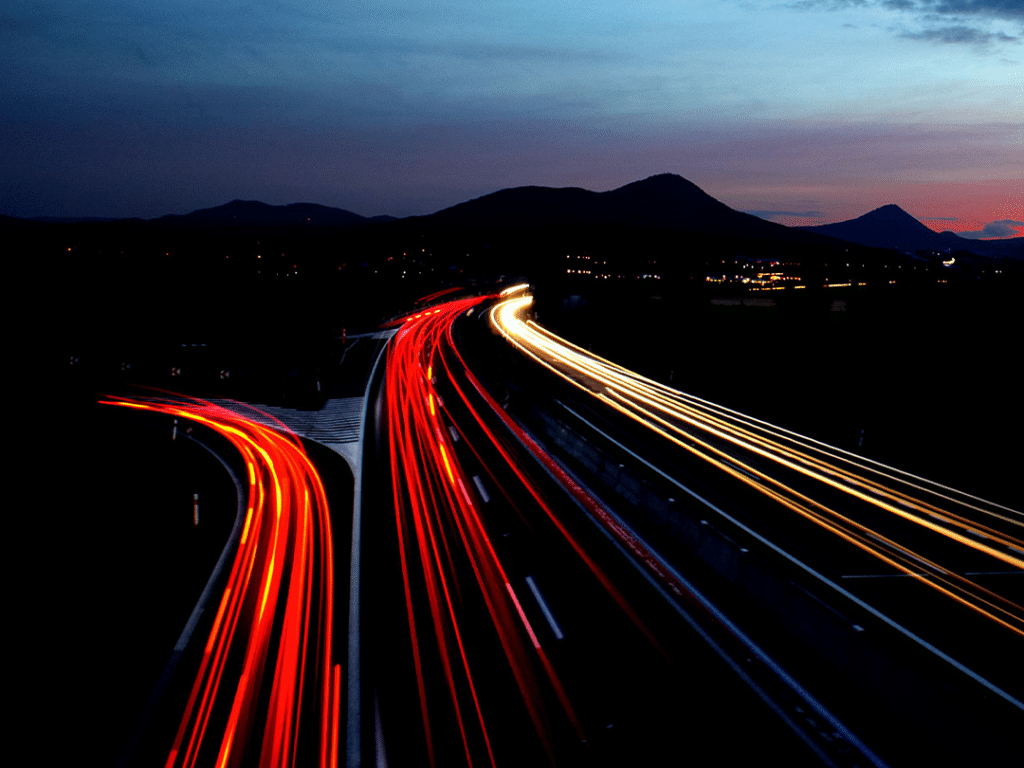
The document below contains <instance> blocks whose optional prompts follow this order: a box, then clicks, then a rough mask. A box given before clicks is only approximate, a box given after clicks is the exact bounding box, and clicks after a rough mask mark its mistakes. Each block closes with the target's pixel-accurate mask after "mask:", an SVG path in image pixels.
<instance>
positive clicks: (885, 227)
mask: <svg viewBox="0 0 1024 768" xmlns="http://www.w3.org/2000/svg"><path fill="white" fill-rule="evenodd" d="M803 229H806V230H808V231H810V232H817V233H819V234H822V235H828V236H830V237H837V238H839V239H840V240H847V241H849V242H851V243H858V244H860V245H867V246H871V247H874V248H897V249H899V250H913V251H916V250H927V249H934V250H945V249H947V248H957V247H965V246H966V245H967V242H966V241H965V240H964V239H963V238H961V237H957V236H956V235H954V234H953V233H952V232H943V233H941V234H940V233H938V232H935V231H933V230H931V229H929V228H928V227H927V226H925V225H924V224H922V223H921V222H920V221H918V220H917V219H915V218H914V217H913V216H911V215H910V214H909V213H907V212H906V211H904V210H903V209H902V208H900V207H899V206H898V205H894V204H891V203H890V204H889V205H883V206H882V207H881V208H876V209H875V210H873V211H870V212H869V213H865V214H864V215H863V216H859V217H857V218H856V219H851V220H849V221H840V222H837V223H835V224H821V225H819V226H814V227H803ZM958 243H963V245H958Z"/></svg>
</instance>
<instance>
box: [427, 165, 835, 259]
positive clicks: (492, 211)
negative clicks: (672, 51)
mask: <svg viewBox="0 0 1024 768" xmlns="http://www.w3.org/2000/svg"><path fill="white" fill-rule="evenodd" d="M416 218H417V219H418V220H420V221H429V222H431V223H433V224H436V225H442V226H447V227H459V226H462V227H470V228H484V227H500V228H515V227H524V226H527V227H529V226H533V227H536V226H564V225H588V224H606V225H627V226H633V227H645V228H653V229H661V230H675V231H686V232H693V233H701V234H709V235H727V236H730V237H746V238H760V239H768V240H785V241H797V242H812V241H814V240H816V238H815V237H813V235H810V234H809V233H806V232H803V231H801V230H799V229H793V228H790V227H785V226H782V225H781V224H775V223H773V222H770V221H765V220H764V219H759V218H757V217H756V216H752V215H750V214H747V213H741V212H740V211H736V210H733V209H732V208H730V207H729V206H727V205H726V204H725V203H722V202H720V201H718V200H716V199H715V198H713V197H712V196H711V195H709V194H707V193H706V192H704V191H703V190H702V189H701V188H700V187H698V186H697V185H696V184H694V183H693V182H691V181H687V180H686V179H684V178H683V177H681V176H677V175H676V174H672V173H663V174H659V175H657V176H651V177H649V178H647V179H643V180H642V181H635V182H633V183H631V184H627V185H626V186H624V187H619V188H618V189H613V190H610V191H608V192H591V191H589V190H586V189H580V188H578V187H562V188H552V187H537V186H528V187H513V188H511V189H503V190H501V191H499V192H493V193H491V194H489V195H484V196H483V197H479V198H476V199H474V200H469V201H467V202H464V203H459V204H458V205H455V206H452V207H451V208H446V209H444V210H442V211H438V212H437V213H434V214H430V215H429V216H421V217H416Z"/></svg>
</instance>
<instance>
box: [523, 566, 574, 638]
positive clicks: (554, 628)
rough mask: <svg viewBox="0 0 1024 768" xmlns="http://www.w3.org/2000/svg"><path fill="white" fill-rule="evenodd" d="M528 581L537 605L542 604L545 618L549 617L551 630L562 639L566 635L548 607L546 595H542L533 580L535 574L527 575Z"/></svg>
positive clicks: (556, 636)
mask: <svg viewBox="0 0 1024 768" xmlns="http://www.w3.org/2000/svg"><path fill="white" fill-rule="evenodd" d="M526 583H527V585H528V586H529V587H530V591H531V592H533V596H534V598H536V600H537V605H539V606H540V610H541V612H542V613H543V614H544V618H545V619H547V620H548V624H549V625H551V631H552V632H554V633H555V639H556V640H562V639H563V638H564V637H565V635H563V634H562V630H561V629H560V628H559V626H558V622H557V621H555V617H554V614H552V613H551V609H550V608H548V604H547V602H546V601H545V600H544V596H543V595H541V593H540V590H539V589H538V588H537V584H536V582H535V581H534V580H533V576H527V577H526Z"/></svg>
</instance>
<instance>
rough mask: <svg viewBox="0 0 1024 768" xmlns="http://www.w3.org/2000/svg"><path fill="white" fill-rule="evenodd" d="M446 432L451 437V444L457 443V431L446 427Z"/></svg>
mask: <svg viewBox="0 0 1024 768" xmlns="http://www.w3.org/2000/svg"><path fill="white" fill-rule="evenodd" d="M448 432H449V434H450V435H451V436H452V442H453V443H457V442H459V431H458V430H457V429H455V427H448Z"/></svg>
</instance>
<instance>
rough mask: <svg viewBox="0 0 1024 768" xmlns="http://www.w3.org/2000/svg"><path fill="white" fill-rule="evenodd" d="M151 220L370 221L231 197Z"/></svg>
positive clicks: (324, 209) (335, 211)
mask: <svg viewBox="0 0 1024 768" xmlns="http://www.w3.org/2000/svg"><path fill="white" fill-rule="evenodd" d="M150 221H155V222H159V223H161V224H179V225H186V226H187V225H200V226H209V225H213V226H217V225H227V226H243V227H251V226H260V227H267V226H270V227H273V226H297V225H302V224H315V225H317V226H335V227H336V226H355V225H360V224H365V223H366V222H368V221H369V219H367V218H366V217H365V216H360V215H359V214H357V213H352V212H351V211H346V210H343V209H341V208H331V207H329V206H326V205H317V204H316V203H292V204H291V205H268V204H267V203H261V202H259V201H256V200H232V201H231V202H230V203H225V204H224V205H218V206H216V207H214V208H202V209H200V210H198V211H192V212H191V213H186V214H183V215H177V214H170V215H167V216H161V217H160V218H158V219H151V220H150Z"/></svg>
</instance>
